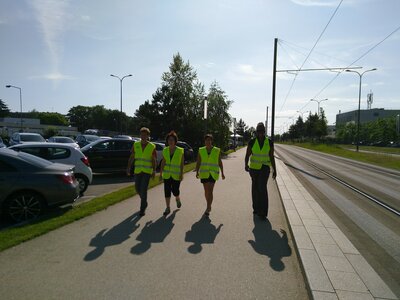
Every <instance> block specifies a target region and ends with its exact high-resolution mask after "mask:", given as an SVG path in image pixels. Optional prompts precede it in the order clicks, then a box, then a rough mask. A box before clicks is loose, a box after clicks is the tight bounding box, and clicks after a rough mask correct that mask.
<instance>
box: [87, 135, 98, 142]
mask: <svg viewBox="0 0 400 300" xmlns="http://www.w3.org/2000/svg"><path fill="white" fill-rule="evenodd" d="M98 139H99V137H98V136H96V135H87V136H86V140H87V141H88V142H93V141H96V140H98Z"/></svg>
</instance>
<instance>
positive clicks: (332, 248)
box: [314, 243, 345, 258]
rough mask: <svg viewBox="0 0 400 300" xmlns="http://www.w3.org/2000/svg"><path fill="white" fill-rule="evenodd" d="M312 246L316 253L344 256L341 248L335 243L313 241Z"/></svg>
mask: <svg viewBox="0 0 400 300" xmlns="http://www.w3.org/2000/svg"><path fill="white" fill-rule="evenodd" d="M314 248H315V250H316V251H317V253H318V255H319V256H321V255H326V256H335V257H343V258H344V257H345V256H344V254H343V252H342V250H340V248H339V247H338V246H337V245H327V244H319V243H314Z"/></svg>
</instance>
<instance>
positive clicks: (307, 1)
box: [291, 0, 338, 6]
mask: <svg viewBox="0 0 400 300" xmlns="http://www.w3.org/2000/svg"><path fill="white" fill-rule="evenodd" d="M291 1H292V2H293V3H294V4H298V5H302V6H337V5H338V1H337V0H291Z"/></svg>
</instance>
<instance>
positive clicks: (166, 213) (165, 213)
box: [163, 207, 171, 216]
mask: <svg viewBox="0 0 400 300" xmlns="http://www.w3.org/2000/svg"><path fill="white" fill-rule="evenodd" d="M170 212H171V209H170V208H169V207H167V208H166V209H165V210H164V213H163V215H164V216H168V215H169V214H170Z"/></svg>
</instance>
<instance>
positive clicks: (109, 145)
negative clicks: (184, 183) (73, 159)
mask: <svg viewBox="0 0 400 300" xmlns="http://www.w3.org/2000/svg"><path fill="white" fill-rule="evenodd" d="M134 143H135V141H133V140H125V139H114V138H113V139H107V140H97V141H95V142H93V143H91V144H89V145H87V146H85V147H83V148H82V149H81V151H82V153H83V154H84V155H86V156H87V157H88V158H89V161H90V166H91V168H92V170H93V172H95V173H108V172H125V170H126V166H127V165H128V159H129V156H130V155H131V150H132V147H133V144H134ZM155 144H156V151H157V165H158V166H159V165H160V162H161V159H162V149H163V145H160V144H159V143H155Z"/></svg>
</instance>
